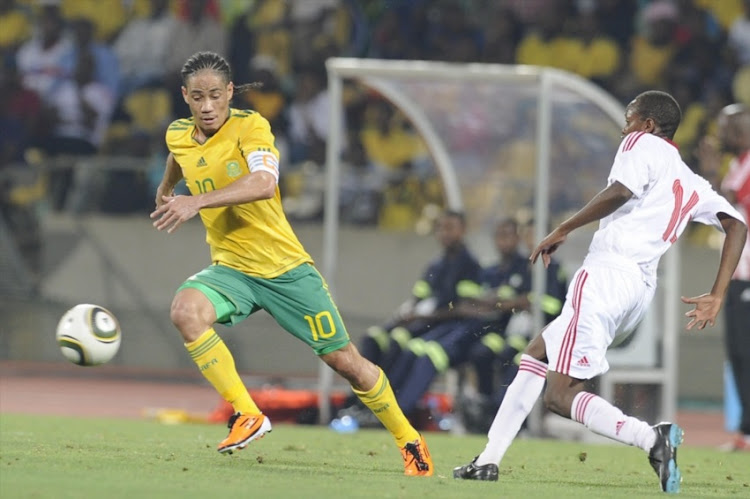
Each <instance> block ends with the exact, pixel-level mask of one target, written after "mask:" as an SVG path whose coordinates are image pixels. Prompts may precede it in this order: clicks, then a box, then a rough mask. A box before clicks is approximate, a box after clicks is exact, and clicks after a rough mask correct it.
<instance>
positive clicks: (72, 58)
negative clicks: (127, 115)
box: [63, 17, 120, 96]
mask: <svg viewBox="0 0 750 499" xmlns="http://www.w3.org/2000/svg"><path fill="white" fill-rule="evenodd" d="M70 27H71V31H72V35H73V48H72V50H71V51H70V52H69V53H68V54H67V55H66V57H65V58H64V59H63V65H64V66H65V68H66V70H65V72H66V73H67V74H73V71H74V70H75V64H76V61H78V60H79V58H80V54H81V52H89V53H90V54H91V55H92V56H93V57H94V77H95V79H96V81H98V82H99V83H101V84H103V85H105V86H106V87H107V88H108V89H109V91H110V93H111V94H112V95H114V96H118V95H119V87H120V66H119V63H118V62H117V56H116V55H115V53H114V52H113V51H112V48H111V47H110V46H109V45H108V44H105V43H101V42H98V41H96V40H94V25H93V23H92V22H91V21H90V20H89V19H87V18H84V17H79V18H76V19H73V20H72V21H71V22H70Z"/></svg>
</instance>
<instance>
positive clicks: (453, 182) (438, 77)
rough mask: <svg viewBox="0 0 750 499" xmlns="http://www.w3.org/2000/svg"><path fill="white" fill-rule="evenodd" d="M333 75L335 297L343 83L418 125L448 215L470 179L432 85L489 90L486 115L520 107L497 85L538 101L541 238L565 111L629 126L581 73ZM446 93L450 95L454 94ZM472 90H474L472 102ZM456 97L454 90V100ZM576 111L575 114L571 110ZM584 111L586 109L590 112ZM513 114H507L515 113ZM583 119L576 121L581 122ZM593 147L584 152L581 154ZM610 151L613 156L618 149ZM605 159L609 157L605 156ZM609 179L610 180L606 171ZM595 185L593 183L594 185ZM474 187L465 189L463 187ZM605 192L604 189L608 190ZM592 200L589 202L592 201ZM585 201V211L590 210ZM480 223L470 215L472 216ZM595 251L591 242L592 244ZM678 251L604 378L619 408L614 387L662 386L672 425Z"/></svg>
mask: <svg viewBox="0 0 750 499" xmlns="http://www.w3.org/2000/svg"><path fill="white" fill-rule="evenodd" d="M326 67H327V71H328V92H329V97H330V123H329V139H328V142H327V156H326V157H327V160H326V184H325V202H324V239H323V251H322V262H321V271H322V273H323V275H324V276H325V278H326V280H327V282H328V285H329V287H330V290H331V293H332V294H333V296H334V297H335V296H336V292H337V291H339V290H337V287H336V270H337V261H338V255H339V247H338V230H339V183H340V175H341V162H340V151H341V146H342V143H343V137H342V133H343V126H344V124H343V123H342V120H341V118H342V116H343V83H344V80H352V81H356V82H357V83H358V84H360V85H363V86H364V87H366V88H369V89H372V90H374V91H376V92H377V93H379V94H380V95H381V96H383V97H384V98H385V99H386V100H388V101H390V103H391V104H392V105H394V106H395V107H396V108H398V109H399V110H400V111H401V112H402V113H403V114H404V115H405V116H406V117H407V118H408V119H409V120H410V122H411V124H412V126H413V127H414V129H415V130H416V131H417V132H418V133H419V134H420V136H421V137H422V139H423V140H424V142H425V143H426V145H427V148H428V150H429V152H430V156H431V159H432V162H433V164H434V166H435V169H436V170H437V172H438V174H439V177H440V178H441V180H442V186H443V191H444V198H445V202H446V205H447V207H448V208H451V209H455V210H463V209H464V208H465V202H464V200H465V198H466V196H465V192H462V185H461V180H460V179H461V178H462V177H461V175H459V172H457V163H461V164H462V165H463V163H464V162H463V161H456V159H455V158H454V157H453V156H452V154H451V150H450V148H449V146H448V145H447V144H446V141H447V140H448V139H449V137H447V136H446V131H445V130H442V131H441V130H438V128H439V126H438V125H439V124H438V123H437V122H436V119H435V118H434V113H433V116H430V110H429V109H428V107H429V106H430V101H429V99H430V97H425V98H424V99H423V98H422V96H421V93H422V92H423V91H424V89H426V88H429V86H430V85H442V86H443V87H445V88H448V87H449V88H451V89H454V88H458V87H461V86H464V87H466V86H471V85H480V86H481V88H480V90H481V91H477V92H476V99H482V98H483V96H487V95H488V96H489V100H488V101H486V102H485V101H481V102H480V103H481V105H482V107H483V108H484V110H485V112H489V113H492V112H493V111H495V110H496V108H497V107H499V106H498V105H499V104H500V103H501V102H502V103H503V104H507V103H506V102H505V101H506V100H512V99H513V96H509V97H507V99H506V97H505V96H504V95H503V94H496V95H491V94H492V91H491V90H487V89H488V88H492V87H495V86H497V87H503V86H504V87H503V88H512V89H514V91H515V90H517V91H518V92H519V93H520V92H523V94H524V96H525V97H527V98H528V97H529V95H531V98H532V99H535V109H533V113H534V114H533V115H532V120H533V121H534V122H535V123H534V125H535V126H534V128H535V129H534V132H533V137H532V139H533V148H534V152H535V154H534V156H535V159H534V171H533V172H532V175H531V177H532V178H533V180H532V182H533V216H534V219H535V220H536V222H537V223H536V224H535V230H536V234H535V237H536V240H537V241H538V240H541V238H542V237H544V236H545V235H546V227H547V226H548V222H549V220H550V218H551V215H554V214H552V213H550V202H549V199H550V197H549V195H550V182H551V180H553V178H554V177H551V176H554V175H562V174H563V173H561V172H558V171H556V166H557V165H553V161H552V159H553V158H552V151H553V148H552V146H551V144H552V141H553V140H554V139H555V138H556V134H559V133H560V132H559V131H558V129H557V128H554V127H553V121H554V119H555V118H556V117H557V114H559V113H562V112H566V113H568V114H573V115H574V114H575V112H576V109H578V107H580V106H581V105H586V106H589V107H590V108H596V109H597V110H598V111H597V112H600V113H602V115H603V116H605V117H606V118H605V119H604V121H606V122H608V123H610V124H609V125H606V126H607V127H609V126H611V130H608V133H610V135H612V134H616V135H617V136H618V137H619V133H618V132H619V130H620V129H621V126H622V122H623V119H624V108H623V106H622V105H621V104H620V103H619V102H617V101H616V100H615V99H614V98H613V97H612V96H611V95H609V94H607V93H606V92H605V91H603V90H602V89H601V88H599V87H597V86H596V85H594V84H592V83H591V82H589V81H588V80H585V79H583V78H581V77H579V76H577V75H574V74H571V73H567V72H565V71H561V70H557V69H553V68H542V67H534V66H516V65H498V64H479V63H470V64H456V63H443V62H427V61H396V60H376V59H354V58H332V59H328V61H327V62H326ZM446 86H447V87H446ZM473 91H474V90H473V88H471V87H470V88H468V90H467V92H468V93H469V94H471V93H472V92H473ZM454 93H455V92H454ZM570 103H573V104H575V105H576V106H578V107H575V108H573V111H572V112H571V111H570V110H568V109H567V107H566V106H569V105H572V104H570ZM582 103H583V104H582ZM506 107H507V106H506ZM497 112H498V113H502V112H503V111H502V110H497ZM573 119H575V116H574V117H573ZM582 147H585V146H582ZM610 149H611V148H610ZM614 152H615V151H614V149H611V150H609V152H608V153H609V154H610V156H606V157H599V158H598V162H599V165H600V168H608V166H609V165H610V164H611V158H612V157H614ZM599 156H601V154H599ZM569 174H570V175H573V176H574V177H573V178H570V179H569V180H570V181H572V182H574V183H575V182H576V181H579V182H582V181H581V180H580V179H581V178H583V177H579V176H578V174H577V172H576V171H575V170H574V171H571V172H570V173H569ZM604 174H605V175H606V172H604ZM586 178H588V177H586ZM464 187H465V186H464ZM599 187H604V184H603V183H600V184H599ZM587 200H588V199H586V201H587ZM582 205H583V203H581V204H580V206H582ZM469 216H470V217H471V214H470V213H469ZM586 244H587V242H586ZM583 249H585V246H582V247H581V251H579V253H580V254H578V255H577V257H579V258H581V259H582V258H583V253H585V251H583ZM679 249H680V248H679V244H676V245H675V247H674V248H672V250H671V251H669V252H668V253H667V255H666V256H665V257H664V259H663V263H662V265H661V268H660V274H661V275H660V280H661V283H660V286H659V288H658V290H657V296H656V299H655V300H654V304H653V305H652V307H651V310H650V311H649V313H648V316H647V318H646V320H645V321H644V323H643V324H642V325H641V326H640V328H639V330H638V333H637V334H636V335H635V336H636V337H635V338H634V339H633V340H632V341H631V342H630V343H629V344H628V345H626V346H624V347H622V348H621V349H615V350H612V351H611V352H610V355H609V356H608V359H609V361H610V364H611V366H612V368H611V371H610V373H608V374H607V375H605V376H604V377H603V378H602V385H601V389H602V395H603V396H605V397H608V398H609V399H610V400H612V396H613V394H614V384H615V383H619V384H628V383H636V384H637V383H646V384H654V385H660V386H661V405H660V414H659V417H661V418H662V419H665V420H672V419H673V417H674V414H675V412H676V404H677V354H678V328H679V318H678V314H679V296H680V293H679V287H680V276H679V258H680V254H679ZM540 267H541V266H540V265H537V266H535V269H534V273H533V291H534V293H535V295H536V296H541V295H542V294H543V290H544V289H545V286H546V282H545V279H546V275H545V272H540V271H538V270H539V268H540ZM534 320H535V327H536V330H540V329H541V325H542V321H543V318H542V312H541V310H539V308H538V307H537V308H536V310H535V315H534ZM332 382H333V372H332V371H331V370H330V369H328V368H327V366H325V365H324V364H323V363H321V367H320V371H319V395H320V399H319V400H320V403H321V406H320V410H321V412H320V419H321V422H323V423H326V422H327V421H329V420H330V414H329V412H330V410H329V407H328V404H327V401H328V400H329V396H330V391H331V386H332Z"/></svg>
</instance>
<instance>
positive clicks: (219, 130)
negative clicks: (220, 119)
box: [190, 107, 232, 146]
mask: <svg viewBox="0 0 750 499" xmlns="http://www.w3.org/2000/svg"><path fill="white" fill-rule="evenodd" d="M231 117H232V108H231V107H230V108H229V110H228V111H227V120H226V121H225V122H224V123H223V124H222V125H221V127H219V129H218V130H216V133H214V134H213V135H211V136H210V137H206V141H205V142H204V143H202V144H201V143H200V142H198V141H197V140H195V132H196V130H197V129H198V124H197V123H196V122H195V119H193V131H192V132H190V139H191V140H192V141H193V142H195V143H196V144H197V145H199V146H205V145H206V144H208V141H209V140H211V139H212V138H214V137H216V135H218V133H219V132H221V131H222V130H223V129H224V126H225V125H226V124H227V123H229V119H230V118H231Z"/></svg>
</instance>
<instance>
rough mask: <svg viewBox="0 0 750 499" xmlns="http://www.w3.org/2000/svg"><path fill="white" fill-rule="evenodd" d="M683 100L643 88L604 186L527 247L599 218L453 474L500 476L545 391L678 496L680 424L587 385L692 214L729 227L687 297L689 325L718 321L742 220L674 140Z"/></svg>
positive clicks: (547, 247)
mask: <svg viewBox="0 0 750 499" xmlns="http://www.w3.org/2000/svg"><path fill="white" fill-rule="evenodd" d="M680 119H681V112H680V108H679V106H678V104H677V102H676V101H675V100H674V98H672V96H670V95H669V94H667V93H664V92H658V91H648V92H644V93H642V94H640V95H639V96H638V97H636V98H635V99H634V100H633V101H632V102H631V103H630V104H629V105H628V107H627V109H626V111H625V127H624V128H623V131H622V134H623V137H624V138H623V141H622V143H621V144H620V147H619V149H618V151H617V155H616V156H615V160H614V164H613V165H612V169H611V171H610V175H609V179H608V185H607V187H606V188H605V189H604V190H602V191H601V192H600V193H599V194H597V195H596V196H595V197H594V198H593V199H592V200H591V201H590V202H589V203H588V204H587V205H586V206H584V207H583V208H581V210H579V211H578V212H577V213H576V214H575V215H573V216H572V217H570V218H569V219H567V220H566V221H564V222H563V223H562V224H560V226H558V227H557V228H556V229H555V230H554V231H552V232H551V233H550V234H549V235H548V236H547V237H545V238H544V240H542V241H541V242H540V243H539V245H538V246H537V247H536V249H535V250H534V251H533V252H532V254H531V257H530V259H531V261H532V263H534V262H536V260H537V259H538V258H539V257H540V256H541V257H542V261H543V262H544V264H545V265H548V264H549V261H550V256H551V254H552V253H554V252H555V250H556V249H557V248H558V247H559V246H560V245H561V244H563V243H564V242H565V240H566V238H567V235H568V234H569V233H570V232H572V231H573V230H575V229H577V228H579V227H582V226H584V225H586V224H588V223H591V222H594V221H596V220H600V224H599V230H597V232H596V233H595V234H594V238H593V240H592V242H591V245H590V247H589V252H588V254H587V256H586V258H585V260H584V262H583V265H582V266H581V268H580V269H578V271H577V272H576V274H575V275H574V277H573V279H572V281H571V284H570V287H569V288H568V295H567V297H566V302H565V305H564V306H563V311H562V313H561V314H560V316H559V317H558V318H557V319H555V320H554V321H552V322H551V323H550V324H549V325H548V326H547V327H546V328H545V329H544V330H543V331H542V333H541V334H540V335H539V336H537V337H536V338H535V339H534V340H533V341H532V342H531V343H529V346H528V347H527V348H526V350H525V352H524V354H523V356H522V359H521V363H520V366H519V371H518V374H517V375H516V377H515V379H514V380H513V382H512V383H511V385H510V386H509V387H508V390H507V392H506V395H505V398H504V399H503V402H502V405H501V406H500V409H499V410H498V412H497V414H496V416H495V420H494V422H493V423H492V427H491V428H490V431H489V434H488V442H487V445H486V447H485V449H484V450H483V451H482V453H481V454H480V455H478V456H477V457H476V458H474V460H473V461H472V462H471V463H469V464H467V465H464V466H460V467H457V468H455V469H454V470H453V476H454V477H455V478H461V479H468V480H497V478H498V464H499V463H500V460H501V459H502V458H503V455H504V454H505V452H506V450H507V449H508V447H509V446H510V444H511V442H512V441H513V439H514V438H515V436H516V434H517V433H518V430H519V428H520V427H521V424H522V423H523V421H524V420H525V419H526V417H527V416H528V414H529V412H530V411H531V409H532V407H533V406H534V403H535V402H536V399H537V398H538V397H539V395H540V394H541V392H542V389H543V387H544V384H545V381H546V383H547V389H546V391H545V394H544V403H545V405H546V406H547V407H548V408H549V409H550V410H551V411H552V412H555V413H557V414H559V415H560V416H563V417H566V418H570V419H573V420H574V421H577V422H579V423H581V424H583V425H585V426H586V427H588V428H589V429H591V430H592V431H594V432H595V433H598V434H600V435H604V436H606V437H609V438H611V439H613V440H616V441H619V442H622V443H625V444H629V445H634V446H638V447H640V448H641V449H643V450H644V451H646V452H647V453H648V457H649V461H650V463H651V466H652V467H653V468H654V470H655V471H656V473H657V475H658V476H659V481H660V483H661V488H662V490H663V491H664V492H679V488H680V481H681V476H680V470H679V468H678V467H677V453H676V449H677V446H678V445H680V444H681V443H682V440H683V431H682V429H681V428H680V427H679V426H677V425H676V424H674V423H660V424H657V425H655V426H650V425H649V424H647V423H646V422H643V421H640V420H638V419H636V418H634V417H632V416H627V415H625V414H623V413H622V411H621V410H620V409H618V408H617V407H615V406H613V405H612V404H610V403H609V402H607V401H606V400H604V399H602V398H600V397H598V396H596V395H594V394H593V393H589V392H586V391H584V384H585V382H586V381H587V380H590V379H592V378H594V377H596V376H599V375H601V374H604V373H605V372H607V370H608V369H609V365H608V364H607V360H606V358H605V354H606V351H607V348H608V347H609V345H611V344H612V342H613V341H614V340H615V338H618V339H619V337H620V336H621V335H624V334H628V333H629V332H630V331H632V330H633V329H634V328H635V326H636V325H637V324H638V322H639V321H640V320H641V318H642V317H643V315H644V313H645V311H646V309H647V307H648V305H649V303H650V302H651V299H652V298H653V296H654V290H655V288H656V268H657V265H658V262H659V258H660V257H661V255H662V254H664V252H666V251H667V250H668V249H669V247H670V246H671V245H672V244H673V243H674V242H675V241H676V240H677V238H678V237H679V236H680V234H682V232H683V231H684V230H685V227H686V225H687V223H688V222H689V221H690V220H694V221H697V222H701V223H704V224H710V225H714V226H715V227H717V228H719V229H721V230H723V231H724V232H725V233H726V238H725V240H724V246H723V248H722V252H721V262H720V264H719V269H718V271H717V275H716V279H715V281H714V284H713V287H712V288H711V291H710V292H709V293H705V294H702V295H700V296H697V297H694V298H682V301H683V302H685V303H688V304H691V305H694V308H693V309H692V310H690V311H689V312H688V313H687V314H686V315H687V316H688V317H689V318H690V321H689V323H688V324H687V329H691V328H693V327H697V328H698V329H703V328H704V327H706V325H711V326H713V324H714V321H715V319H716V317H717V315H718V313H719V311H720V309H721V306H722V303H723V301H724V297H725V295H726V292H727V288H728V286H729V281H730V278H731V276H732V272H733V271H734V269H735V267H736V266H737V262H738V261H739V258H740V254H741V252H742V247H743V245H744V244H745V239H746V237H747V227H746V225H745V223H744V220H743V218H742V216H741V215H740V214H739V213H738V212H737V210H735V209H734V208H733V207H732V205H731V204H730V203H729V202H728V201H727V200H726V199H724V198H723V197H721V196H720V195H718V194H717V193H716V192H715V191H714V190H713V189H712V188H711V185H710V184H709V183H708V182H707V181H706V180H704V179H703V178H701V177H699V176H698V175H696V174H695V173H693V172H692V171H691V170H690V168H688V166H687V165H685V163H683V162H682V160H681V159H680V155H679V152H678V150H677V147H676V146H675V145H674V143H672V141H671V139H672V137H674V133H675V131H676V130H677V127H678V125H679V123H680Z"/></svg>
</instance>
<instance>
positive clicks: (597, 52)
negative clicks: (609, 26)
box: [573, 7, 623, 88]
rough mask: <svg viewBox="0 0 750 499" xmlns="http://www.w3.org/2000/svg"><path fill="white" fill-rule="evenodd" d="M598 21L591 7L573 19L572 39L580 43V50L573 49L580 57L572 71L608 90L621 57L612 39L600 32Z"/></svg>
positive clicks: (617, 69) (577, 48)
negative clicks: (573, 34)
mask: <svg viewBox="0 0 750 499" xmlns="http://www.w3.org/2000/svg"><path fill="white" fill-rule="evenodd" d="M599 19H600V18H599V16H598V15H597V13H596V11H595V10H594V8H593V7H589V8H586V9H584V10H581V11H580V12H579V14H578V16H577V17H576V19H575V29H574V31H573V32H574V33H575V36H574V39H575V40H576V41H577V42H579V43H580V48H579V47H574V49H575V50H576V51H578V52H579V54H580V55H579V58H578V64H577V65H576V66H575V69H574V71H575V72H576V73H578V74H579V75H581V76H583V77H584V78H588V79H590V80H592V81H593V82H595V83H598V84H599V85H602V86H603V87H605V88H609V86H610V85H609V82H610V80H611V79H612V78H613V77H614V76H615V74H616V72H617V71H619V69H620V64H621V61H622V59H623V57H622V53H621V50H620V47H619V46H618V45H617V43H616V42H615V41H614V39H612V38H610V37H609V36H607V35H606V34H605V33H604V32H603V31H602V30H601V27H600V25H599Z"/></svg>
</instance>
